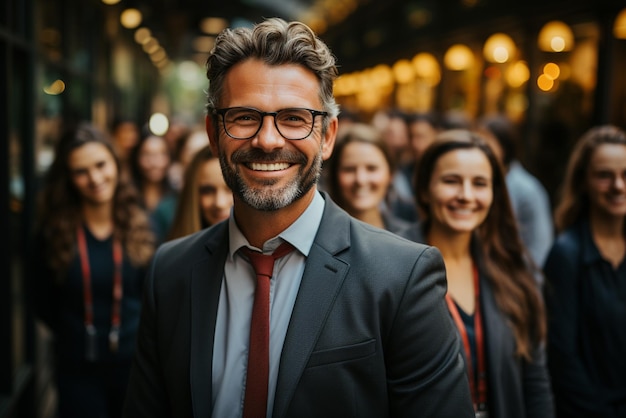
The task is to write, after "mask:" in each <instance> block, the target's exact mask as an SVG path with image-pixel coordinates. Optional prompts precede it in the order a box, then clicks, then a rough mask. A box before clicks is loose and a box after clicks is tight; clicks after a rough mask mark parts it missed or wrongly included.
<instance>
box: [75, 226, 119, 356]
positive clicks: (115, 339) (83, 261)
mask: <svg viewBox="0 0 626 418" xmlns="http://www.w3.org/2000/svg"><path fill="white" fill-rule="evenodd" d="M76 239H77V241H78V253H79V256H80V265H81V270H82V275H83V300H84V305H85V318H84V323H85V358H86V359H87V360H88V361H96V360H97V359H98V331H97V329H96V327H95V325H94V323H93V295H92V289H91V269H90V266H89V252H88V250H87V239H86V238H85V230H84V229H83V227H82V226H79V227H78V229H77V230H76ZM122 258H123V256H122V245H121V244H120V242H119V241H118V240H117V239H113V264H114V272H113V306H112V308H111V330H110V331H109V350H110V351H111V352H113V353H116V352H117V351H118V349H119V336H120V325H121V308H122V297H123V287H122Z"/></svg>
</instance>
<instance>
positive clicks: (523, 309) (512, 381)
mask: <svg viewBox="0 0 626 418" xmlns="http://www.w3.org/2000/svg"><path fill="white" fill-rule="evenodd" d="M415 188H416V191H415V195H416V199H417V203H418V209H419V211H420V219H421V220H422V222H421V224H420V225H419V226H418V233H417V237H415V238H416V240H418V241H422V242H425V243H428V244H430V245H433V246H435V247H437V248H439V250H440V251H441V253H442V255H443V258H444V262H445V265H446V275H447V279H448V295H447V297H446V299H447V302H448V308H449V310H450V314H451V315H452V317H453V319H454V321H455V323H456V325H457V328H458V330H459V333H460V334H461V337H462V340H463V343H464V347H465V351H464V352H465V364H466V367H467V375H468V379H469V381H470V388H471V389H472V391H471V392H472V396H473V401H474V407H475V411H476V416H477V417H479V416H480V417H486V416H489V417H491V418H494V417H495V418H536V417H552V416H553V407H552V394H551V390H550V383H549V378H548V372H547V369H546V366H545V349H544V342H545V336H546V324H545V316H544V307H543V302H542V299H541V293H540V291H539V288H538V285H537V282H536V280H535V276H534V271H533V269H532V267H531V266H532V262H531V261H530V259H529V256H528V255H527V253H526V251H525V249H524V246H523V244H522V242H521V239H520V237H519V233H518V230H517V224H516V221H515V218H514V216H513V212H512V209H511V204H510V202H509V197H508V192H507V189H506V184H505V180H504V173H503V170H502V167H501V166H500V164H499V162H498V160H497V159H496V156H495V155H494V153H493V151H492V149H491V148H490V147H489V146H488V145H487V143H486V142H485V141H484V140H483V139H482V138H481V137H480V136H478V135H477V134H475V133H472V132H470V131H467V130H450V131H444V132H443V133H441V134H439V135H438V136H437V139H436V140H435V142H434V143H432V144H431V145H430V146H429V147H428V148H427V149H426V151H425V153H424V155H423V156H422V158H421V160H420V164H419V166H418V171H417V175H416V181H415Z"/></svg>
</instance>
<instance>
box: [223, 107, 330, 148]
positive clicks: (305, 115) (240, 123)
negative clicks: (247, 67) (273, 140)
mask: <svg viewBox="0 0 626 418" xmlns="http://www.w3.org/2000/svg"><path fill="white" fill-rule="evenodd" d="M215 113H216V114H218V115H221V116H222V122H223V124H224V130H225V131H226V134H227V135H228V136H230V137H231V138H234V139H250V138H253V137H254V136H255V135H256V134H258V133H259V131H260V130H261V127H262V126H263V119H264V118H265V116H273V117H274V126H276V130H277V131H278V133H279V134H280V135H281V136H282V137H283V138H285V139H289V140H299V139H304V138H306V137H308V136H309V135H311V132H313V125H315V117H316V116H328V112H322V111H319V110H312V109H305V108H291V109H281V110H279V111H277V112H261V111H260V110H257V109H254V108H251V107H229V108H226V109H217V110H215Z"/></svg>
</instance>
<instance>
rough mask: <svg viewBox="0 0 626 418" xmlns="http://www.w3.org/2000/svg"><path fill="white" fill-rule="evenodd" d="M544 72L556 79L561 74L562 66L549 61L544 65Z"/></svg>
mask: <svg viewBox="0 0 626 418" xmlns="http://www.w3.org/2000/svg"><path fill="white" fill-rule="evenodd" d="M543 73H544V74H545V75H546V76H547V77H549V78H550V79H552V80H556V79H557V78H559V76H560V75H561V68H560V67H559V66H558V65H557V64H555V63H553V62H549V63H547V64H546V65H544V66H543Z"/></svg>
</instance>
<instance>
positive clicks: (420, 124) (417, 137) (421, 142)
mask: <svg viewBox="0 0 626 418" xmlns="http://www.w3.org/2000/svg"><path fill="white" fill-rule="evenodd" d="M409 136H410V141H411V148H412V150H413V156H414V157H415V158H416V159H417V158H420V157H421V156H422V154H424V151H425V150H426V148H428V146H429V145H430V144H431V143H432V142H433V141H434V140H435V137H436V136H437V130H436V129H435V128H434V127H433V126H432V125H431V124H430V123H428V122H426V121H423V120H417V121H414V122H412V123H411V125H410V126H409Z"/></svg>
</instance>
